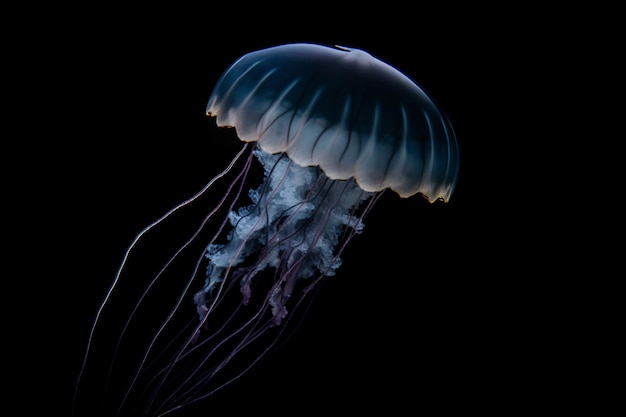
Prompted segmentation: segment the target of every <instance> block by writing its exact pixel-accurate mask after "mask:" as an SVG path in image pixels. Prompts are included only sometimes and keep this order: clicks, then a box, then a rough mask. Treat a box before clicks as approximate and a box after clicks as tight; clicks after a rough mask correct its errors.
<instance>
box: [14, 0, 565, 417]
mask: <svg viewBox="0 0 626 417" xmlns="http://www.w3.org/2000/svg"><path fill="white" fill-rule="evenodd" d="M264 7H265V6H264ZM267 7H269V6H267ZM310 7H311V8H312V7H314V6H313V5H310ZM240 8H245V6H243V5H240V4H232V6H231V7H230V8H228V7H227V8H221V7H219V8H218V7H217V6H215V7H211V6H205V7H201V8H197V9H194V8H190V9H188V10H183V9H182V8H181V7H178V8H176V9H175V10H172V9H171V8H169V6H163V7H162V8H155V7H151V8H150V9H146V10H141V11H132V12H131V11H128V10H104V9H103V10H90V11H89V12H87V11H74V13H76V15H75V16H76V18H72V19H63V20H62V21H58V22H59V23H58V24H54V23H52V22H49V24H50V26H51V28H50V30H49V31H46V33H44V34H42V35H41V36H40V37H39V38H38V39H39V43H38V45H37V46H36V47H35V48H33V50H32V55H34V60H35V61H36V62H37V65H36V67H35V68H36V69H35V70H33V74H34V75H33V77H34V78H36V79H37V85H38V86H40V87H39V88H36V89H35V91H33V92H32V94H31V95H30V98H31V99H30V101H29V103H30V106H31V107H29V108H31V109H32V113H31V116H30V120H31V121H32V123H33V124H42V125H45V132H46V133H45V134H37V140H36V142H37V146H36V151H32V152H33V158H34V157H36V158H37V159H41V160H42V161H43V162H44V163H43V164H40V166H42V167H44V173H43V175H42V176H40V177H39V178H38V181H37V182H36V184H33V186H32V187H29V188H28V189H43V190H45V192H43V193H41V194H37V198H36V204H35V207H36V209H35V213H34V215H33V217H34V221H31V222H30V224H29V226H34V230H35V231H36V232H40V233H37V235H36V236H37V237H38V238H37V239H36V248H35V249H33V251H32V253H33V258H39V259H45V262H44V263H43V265H41V266H36V267H35V266H33V265H32V264H31V263H29V262H28V261H26V263H25V269H26V270H28V271H30V272H29V275H32V276H33V277H35V281H36V282H37V283H38V285H37V286H36V288H34V289H33V293H36V294H37V296H36V300H37V301H36V302H33V301H29V303H32V304H30V305H31V306H32V307H29V309H28V310H29V313H34V314H33V316H34V318H33V319H31V320H30V322H31V323H32V325H31V326H29V327H28V328H27V333H29V335H30V336H33V334H32V333H33V332H34V333H36V337H35V339H36V341H34V342H33V344H34V345H36V346H39V349H40V352H41V354H40V355H37V356H38V357H37V359H40V360H41V362H42V365H38V361H36V362H35V363H36V365H34V367H35V368H37V369H39V370H40V372H33V374H36V375H39V377H37V378H31V377H29V376H27V377H26V378H27V380H28V382H27V386H28V390H29V391H31V392H38V393H40V395H44V398H45V402H46V404H47V406H48V408H49V409H50V414H52V410H58V413H59V415H68V414H69V408H70V403H71V397H72V393H73V384H74V383H75V380H76V377H77V374H78V370H79V367H80V361H81V360H82V355H83V353H84V348H85V345H86V342H87V334H88V331H89V328H90V325H91V323H92V321H93V319H94V315H95V312H96V309H97V307H98V304H99V302H100V301H101V300H102V297H103V296H104V293H105V292H106V290H107V288H108V286H109V285H110V283H111V280H112V278H113V276H114V274H115V271H116V268H117V266H118V264H119V262H120V261H121V258H122V256H123V253H124V251H125V249H126V247H127V246H128V244H129V243H130V242H131V241H132V239H133V238H134V236H135V235H136V234H137V233H138V232H139V231H140V230H141V229H142V228H143V227H144V226H146V225H147V224H149V223H150V222H152V221H153V220H155V219H156V218H157V217H159V216H160V215H161V214H163V213H164V212H165V211H167V210H168V209H169V208H171V207H172V206H173V205H175V204H177V203H178V202H180V201H182V200H183V199H185V198H187V197H189V196H190V195H192V194H193V193H195V192H196V191H197V190H199V189H200V188H201V187H202V186H203V185H204V184H205V182H206V181H207V180H209V179H210V178H211V177H212V175H213V174H214V173H215V172H216V170H217V169H219V168H221V167H223V166H225V164H226V163H227V162H228V158H225V157H224V156H223V153H220V152H223V150H222V149H221V148H220V146H218V145H216V143H214V142H212V141H214V140H215V128H214V127H213V126H212V124H211V122H210V120H209V118H207V117H206V116H205V114H204V110H205V106H206V103H207V100H208V97H209V95H210V93H211V89H212V87H213V85H214V84H215V82H216V81H217V79H218V77H219V76H220V74H221V73H222V72H223V71H224V70H225V69H226V68H227V67H228V66H229V65H230V64H231V63H232V62H233V61H234V60H235V59H237V58H238V57H239V56H241V55H243V54H245V53H247V52H250V51H253V50H257V49H261V48H265V47H269V46H274V45H278V44H283V43H291V42H313V43H320V44H326V45H333V44H338V45H345V46H348V47H355V48H360V49H364V50H366V51H368V52H370V53H371V54H373V55H375V56H377V57H379V58H380V59H382V60H384V61H386V62H388V63H390V64H392V65H394V66H395V67H397V68H398V69H400V70H401V71H403V72H404V73H406V74H407V75H409V76H410V77H411V78H413V79H414V80H415V81H417V82H418V83H419V84H420V85H421V86H422V87H423V88H424V89H425V90H426V91H427V92H428V93H429V94H430V95H431V96H432V97H434V98H435V100H436V101H437V102H438V104H439V105H440V106H441V107H442V108H443V109H444V110H445V111H446V112H447V114H448V116H449V117H450V119H451V121H452V123H453V125H454V127H455V129H456V132H457V135H458V140H459V146H460V158H461V170H460V174H459V180H458V183H457V188H456V190H455V192H454V194H453V196H452V199H451V201H450V202H449V203H448V204H446V205H441V204H435V205H430V204H425V203H424V202H423V201H421V200H419V199H417V198H415V199H408V200H401V199H399V198H394V197H395V196H393V195H391V194H389V195H386V196H385V198H384V199H383V200H382V201H381V202H380V204H379V205H378V206H377V207H376V208H375V210H374V211H373V212H372V213H371V215H370V217H369V218H368V219H367V222H366V228H365V231H364V233H363V234H362V235H360V236H357V237H356V238H355V239H354V241H353V242H352V245H351V246H350V247H349V248H348V249H347V250H346V252H345V255H344V257H343V258H344V265H343V266H342V267H341V268H340V270H339V272H338V274H337V276H336V277H332V278H330V279H328V280H327V281H326V282H325V284H324V287H323V289H322V292H321V293H320V295H319V297H318V299H317V300H316V303H315V304H314V307H313V309H312V310H311V312H310V315H309V316H308V318H307V320H306V321H305V323H304V325H303V326H302V327H301V328H300V329H299V331H298V333H297V335H296V336H295V337H294V338H293V339H292V340H291V341H290V342H289V344H288V345H286V346H284V347H283V348H282V349H281V351H279V352H278V353H276V354H274V355H272V356H271V357H268V358H266V359H265V360H264V361H263V362H262V363H260V364H259V365H258V366H257V367H255V368H254V369H253V370H252V371H251V372H250V373H249V374H248V375H246V376H245V377H243V378H242V379H240V380H239V381H237V382H236V383H235V384H233V385H231V386H229V387H228V388H226V389H224V390H223V391H222V392H220V393H219V394H217V395H216V396H215V397H213V398H212V399H210V400H208V401H207V402H206V403H204V404H203V405H202V406H200V407H197V408H195V409H194V410H190V414H189V415H224V414H226V413H234V414H236V415H238V414H239V413H241V414H243V413H251V412H254V413H260V412H263V413H265V412H269V413H273V415H278V416H282V415H293V414H294V413H295V414H298V413H300V412H304V411H310V412H330V411H331V410H332V411H337V412H340V413H343V414H349V415H353V414H354V415H358V414H362V413H364V412H366V411H369V410H380V413H382V414H384V415H400V414H402V415H404V414H407V412H408V413H411V414H413V413H419V412H420V411H421V410H424V411H425V410H435V411H437V412H438V413H439V412H440V413H455V414H456V413H458V412H483V411H497V412H498V413H502V414H509V413H511V412H513V411H519V410H526V411H531V410H535V409H536V408H537V407H538V406H539V405H538V404H540V403H541V402H542V401H544V400H546V399H554V398H565V397H566V396H567V394H563V393H560V392H559V387H560V386H562V383H561V381H562V380H563V377H564V375H565V377H566V378H567V376H568V375H570V373H571V372H572V371H571V370H570V369H569V367H568V366H567V362H568V361H569V356H568V352H567V349H566V348H564V347H563V345H562V344H561V343H560V342H559V337H560V335H561V334H562V333H563V332H565V330H566V329H567V328H568V326H570V324H566V323H568V320H566V319H565V318H564V314H565V313H564V312H563V311H561V310H559V309H558V308H557V307H555V304H554V299H555V298H554V297H555V285H554V284H552V283H549V282H547V281H546V280H545V279H543V276H544V275H540V274H538V273H537V271H538V267H537V265H538V264H540V263H541V261H542V259H544V258H546V257H547V250H546V249H545V247H544V246H543V245H535V246H534V247H533V246H532V245H530V246H528V245H525V244H522V243H520V241H523V240H524V239H525V238H524V237H522V236H533V233H534V230H535V226H534V221H533V216H534V213H535V212H536V211H538V210H540V209H545V205H546V202H545V201H543V200H541V199H539V201H537V200H534V202H533V204H530V203H529V201H531V199H530V196H532V195H533V194H534V192H535V190H537V186H538V184H536V183H535V182H534V181H533V180H532V178H533V177H532V175H530V174H528V175H525V176H522V175H521V174H520V171H518V170H516V169H513V168H511V165H515V164H517V163H518V159H520V158H522V157H523V155H525V154H526V152H525V150H524V147H523V146H521V145H520V146H519V147H518V146H513V145H512V143H523V142H518V141H517V139H518V138H519V137H520V136H523V135H524V134H525V133H524V132H522V131H521V130H520V129H521V128H520V129H518V128H517V127H519V125H518V121H517V119H516V117H515V114H516V112H517V111H518V110H519V107H520V100H512V99H511V97H512V96H514V97H518V98H519V97H524V96H525V95H530V94H532V92H530V88H531V87H532V82H529V81H528V80H525V77H524V76H522V75H520V74H524V73H525V72H526V73H527V71H532V69H533V68H535V67H536V66H538V65H540V61H541V57H535V59H533V58H532V55H530V57H531V58H529V54H528V46H527V44H526V43H525V40H524V37H518V36H517V35H516V34H512V32H515V30H511V28H510V25H511V24H512V23H511V21H510V19H509V18H508V17H507V16H501V19H499V20H498V21H497V22H494V21H491V20H489V19H486V18H483V19H465V18H464V11H460V10H457V11H456V12H455V14H454V16H455V19H451V18H450V15H449V11H448V10H437V11H432V10H426V9H420V8H417V9H412V10H411V11H409V10H402V9H397V8H396V9H392V8H390V7H389V6H388V5H384V4H380V5H376V7H375V8H372V9H368V10H363V11H362V12H363V14H361V15H359V16H357V14H355V13H354V11H350V10H348V11H344V10H339V9H320V8H319V7H315V10H314V11H313V10H311V11H310V13H307V10H308V9H307V8H306V7H305V8H303V9H293V10H290V11H287V12H283V13H279V12H278V9H277V11H276V13H274V12H273V11H270V12H268V10H267V9H266V10H264V11H259V13H258V14H255V13H250V14H246V18H243V17H242V15H241V12H242V11H240V10H238V9H240ZM444 9H445V7H444ZM479 15H480V13H479ZM60 22H62V23H60ZM32 58H33V57H32V56H31V59H32ZM34 103H37V104H34ZM27 126H28V125H27ZM526 128H527V126H526ZM531 130H532V129H531ZM31 142H32V143H33V147H34V143H35V140H34V139H26V140H25V143H26V145H27V147H28V145H29V144H30V143H31ZM531 165H532V164H531ZM537 191H539V190H537ZM533 237H534V238H536V236H533ZM542 239H543V240H544V243H545V240H546V239H547V240H550V239H551V237H550V233H546V234H545V235H544V236H543V238H542ZM547 246H549V245H547ZM546 273H547V272H546ZM542 274H543V273H542ZM31 297H34V295H30V293H29V295H28V296H27V298H29V300H32V298H31ZM29 316H30V315H29ZM30 329H33V330H32V332H31V330H30ZM34 329H36V330H34ZM31 363H32V361H31ZM50 365H52V367H49V366H50ZM44 369H45V372H42V371H41V370H44ZM42 376H43V377H42ZM47 394H51V395H50V398H48V397H47ZM557 402H558V401H557ZM23 404H24V406H25V407H28V406H29V405H30V404H29V403H27V402H25V403H23ZM407 410H409V411H407ZM192 411H193V413H195V414H193V413H192ZM55 414H56V413H55ZM180 415H181V416H182V415H188V414H185V413H181V414H180ZM77 417H78V416H77Z"/></svg>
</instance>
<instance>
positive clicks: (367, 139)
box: [207, 44, 458, 201]
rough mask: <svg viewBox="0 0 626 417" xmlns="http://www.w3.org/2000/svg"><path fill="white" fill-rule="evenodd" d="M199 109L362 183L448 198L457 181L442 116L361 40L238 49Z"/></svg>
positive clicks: (453, 145)
mask: <svg viewBox="0 0 626 417" xmlns="http://www.w3.org/2000/svg"><path fill="white" fill-rule="evenodd" d="M207 114H209V115H213V116H215V117H216V119H217V124H218V125H220V126H232V127H235V129H236V131H237V135H238V136H239V138H240V139H241V140H242V141H244V142H250V141H256V142H258V144H259V147H260V148H261V149H262V150H263V151H265V152H267V153H271V154H274V153H280V152H285V153H286V154H287V155H288V157H289V158H290V159H291V160H293V161H294V162H295V163H296V164H298V165H301V166H319V167H320V168H321V169H322V170H323V171H324V173H325V174H326V175H327V176H328V177H329V178H330V179H334V180H347V179H350V178H353V179H354V180H355V181H356V182H357V184H358V185H359V186H360V187H361V188H362V189H363V190H365V191H368V192H377V191H382V190H384V189H386V188H390V189H392V190H394V191H395V192H397V193H398V194H399V195H400V196H402V197H410V196H411V195H413V194H416V193H421V194H423V195H424V196H425V197H426V198H428V199H429V200H431V201H432V200H436V199H439V198H441V199H443V200H445V201H448V200H449V199H450V196H451V194H452V191H453V189H454V185H455V183H456V177H457V172H458V148H457V146H458V145H457V142H456V138H455V134H454V131H453V128H452V125H451V124H450V122H449V120H448V119H447V117H445V116H444V114H443V113H442V111H441V110H440V109H439V108H438V107H437V106H436V105H435V103H434V102H433V100H432V99H430V98H429V96H428V95H427V94H426V93H425V92H424V90H422V88H420V87H419V86H418V85H417V84H416V83H415V82H414V81H412V80H411V79H409V78H408V77H407V76H406V75H404V74H403V73H401V72H400V71H399V70H397V69H395V68H394V67H392V66H390V65H389V64H386V63H384V62H382V61H380V60H378V59H376V58H374V57H373V56H372V55H370V54H368V53H367V52H364V51H361V50H359V49H350V48H346V47H326V46H321V45H316V44H289V45H281V46H276V47H272V48H268V49H263V50H260V51H256V52H252V53H249V54H247V55H244V56H243V57H241V58H240V59H239V60H237V61H236V62H235V63H234V64H233V65H232V66H231V67H230V68H229V69H228V70H227V71H226V72H225V73H224V74H223V75H222V77H221V78H220V80H219V81H218V83H217V85H216V86H215V89H214V90H213V93H212V95H211V97H210V99H209V103H208V106H207Z"/></svg>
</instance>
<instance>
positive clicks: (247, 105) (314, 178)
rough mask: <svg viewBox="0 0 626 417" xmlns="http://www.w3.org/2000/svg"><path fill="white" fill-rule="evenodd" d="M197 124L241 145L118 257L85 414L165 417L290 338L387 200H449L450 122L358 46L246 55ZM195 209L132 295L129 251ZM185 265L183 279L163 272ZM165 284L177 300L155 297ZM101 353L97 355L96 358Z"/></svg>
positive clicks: (91, 351)
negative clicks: (185, 232) (209, 123)
mask: <svg viewBox="0 0 626 417" xmlns="http://www.w3.org/2000/svg"><path fill="white" fill-rule="evenodd" d="M206 114H207V115H208V116H209V117H210V118H211V119H212V120H214V121H215V123H216V125H217V128H218V129H227V130H228V129H231V130H232V131H233V132H234V135H232V136H236V138H238V139H239V141H240V143H241V145H240V148H239V149H238V150H237V152H236V154H235V155H234V157H233V158H232V160H231V161H230V163H228V164H226V165H225V169H224V170H223V171H221V172H220V173H219V174H217V175H216V176H215V177H214V178H212V179H211V180H210V181H209V182H208V183H207V184H206V185H205V186H204V187H203V188H202V189H201V190H200V191H199V192H197V193H196V194H195V195H193V196H191V197H190V198H189V199H187V200H185V201H183V202H182V203H180V204H178V205H176V206H175V207H173V208H172V209H170V210H169V211H168V212H167V213H165V214H164V215H163V216H162V217H161V218H159V219H157V220H156V221H154V222H153V223H152V224H150V225H148V226H147V227H146V228H144V229H143V230H142V231H141V232H140V233H139V234H138V235H137V236H136V238H135V239H134V240H133V241H132V243H131V245H130V246H129V248H128V249H127V251H126V252H125V255H124V258H123V260H122V262H121V265H120V267H119V269H118V271H117V274H116V276H115V279H114V281H113V284H112V285H111V287H110V288H109V290H108V292H107V294H106V296H105V299H104V301H103V302H102V304H101V305H100V307H99V309H98V312H97V314H96V320H95V321H94V324H93V327H92V328H91V333H90V336H89V341H88V346H87V354H86V355H85V357H84V360H83V365H82V367H81V371H80V375H79V378H78V379H79V383H78V384H77V389H76V396H75V398H77V399H79V400H80V399H81V395H80V394H81V392H83V391H85V390H87V388H85V387H84V386H85V385H87V383H86V382H84V381H85V380H86V379H87V376H86V375H88V374H89V375H90V376H92V375H94V374H98V372H97V371H94V370H92V368H95V367H97V366H96V365H94V364H93V363H94V362H97V363H106V365H103V366H100V368H102V369H100V371H99V372H100V374H102V380H103V381H104V382H103V383H102V384H101V386H99V385H98V386H99V389H101V390H102V392H103V394H102V395H101V396H99V398H98V399H96V400H90V401H89V402H88V403H89V405H90V406H91V407H93V408H96V409H93V408H92V409H91V410H90V413H91V415H107V416H108V415H116V416H121V415H136V416H166V415H172V416H173V415H176V413H177V411H179V410H182V409H184V408H185V407H188V406H190V405H191V404H194V403H197V402H199V401H202V400H207V399H208V398H210V397H211V396H212V395H214V394H215V393H217V392H218V391H219V390H221V389H223V388H224V387H226V386H228V385H229V384H232V383H233V382H234V381H236V380H237V379H238V378H240V377H241V376H242V375H244V374H246V373H247V372H248V371H249V370H250V369H251V368H252V367H253V366H254V365H255V364H257V363H258V362H259V361H260V360H261V359H262V358H263V357H265V356H266V355H267V354H269V353H270V352H272V351H274V350H275V349H276V348H277V347H278V345H279V342H280V341H282V340H283V339H284V337H285V336H286V335H287V334H288V332H289V331H293V329H294V328H295V326H294V325H293V323H294V322H296V321H297V320H300V319H301V317H302V314H303V313H302V314H300V315H299V313H298V312H300V311H305V309H306V306H307V305H308V303H309V302H310V300H311V298H312V297H311V294H312V293H313V292H314V290H315V289H316V288H318V286H319V283H320V282H321V281H322V280H324V279H328V277H332V276H334V275H335V274H337V273H338V270H339V269H340V266H341V264H342V253H343V252H344V250H345V248H346V246H347V245H348V243H349V242H350V241H351V239H353V238H354V237H355V236H356V235H359V234H361V233H362V232H363V230H364V227H365V219H366V216H367V215H368V213H370V212H371V210H372V207H373V206H374V205H375V203H376V201H378V199H379V198H380V196H381V195H382V194H383V193H384V192H386V191H387V190H390V191H388V192H394V193H396V194H397V195H398V196H399V197H400V198H401V199H402V198H404V199H406V198H411V197H413V196H416V195H421V196H422V197H423V198H425V199H427V200H428V201H430V202H434V201H444V202H447V201H449V199H450V197H451V195H452V192H453V190H454V187H455V184H456V181H457V176H458V168H459V155H458V144H457V139H456V136H455V132H454V129H453V127H452V124H451V122H450V120H449V119H448V118H447V117H446V115H445V114H444V112H443V111H442V110H441V109H440V107H439V106H438V105H436V104H435V102H434V100H433V99H431V98H430V96H429V95H428V94H427V93H426V92H425V91H424V90H423V89H422V88H421V87H420V86H419V85H418V84H417V83H416V82H415V81H413V80H412V79H410V78H409V77H408V76H407V75H405V74H403V73H402V72H400V71H399V70H398V69H396V68H394V67H393V66H391V65H389V64H387V63H385V62H383V61H381V60H379V59H377V58H376V57H374V56H372V55H371V54H369V53H367V52H365V51H362V50H359V49H354V48H348V47H343V46H332V47H330V46H324V45H318V44H308V43H297V44H285V45H279V46H275V47H269V48H267V49H262V50H258V51H255V52H251V53H248V54H246V55H244V56H242V57H241V58H239V59H238V60H236V61H235V62H234V63H233V64H232V65H231V66H230V67H229V68H227V70H226V71H225V72H224V73H223V74H222V75H221V77H220V78H219V80H218V81H217V84H216V85H215V87H214V89H213V91H212V93H211V95H210V97H209V101H208V104H207V107H206ZM220 187H221V188H220ZM215 189H218V190H219V191H217V192H215V191H213V190H215ZM211 193H213V194H211ZM206 195H212V197H210V198H207V197H206ZM207 200H208V203H210V204H208V203H207ZM194 204H201V205H202V210H203V211H204V212H205V213H206V215H205V216H204V217H202V219H201V221H200V222H199V225H198V226H197V228H195V229H194V231H193V233H190V236H189V237H188V238H187V239H186V240H184V242H183V243H182V244H181V245H180V246H179V247H178V248H177V249H176V250H175V251H174V253H172V254H170V255H169V256H168V257H166V258H165V260H164V262H163V264H162V266H161V267H160V268H158V269H157V270H155V271H154V273H153V274H151V275H150V278H149V279H148V280H146V281H145V283H144V284H135V285H133V283H132V276H131V275H132V271H127V269H130V266H129V264H131V263H132V257H133V256H132V255H133V253H134V251H136V250H139V248H138V246H140V243H141V241H142V240H143V239H145V238H146V236H147V235H149V234H152V233H157V232H156V231H155V229H158V228H159V227H164V224H166V223H167V222H168V221H171V219H172V218H173V217H176V216H177V215H179V213H180V212H182V211H184V210H186V209H187V208H188V207H189V206H192V205H194ZM205 205H206V207H205ZM198 241H200V243H198ZM189 252H191V254H189ZM184 254H187V255H186V256H187V257H186V258H185V259H190V260H191V264H192V265H191V267H190V268H189V270H188V272H187V273H186V274H184V275H182V276H179V275H177V274H172V273H169V274H168V272H169V271H170V270H175V268H174V266H173V265H174V264H175V263H176V262H177V261H178V262H180V259H182V258H184V256H185V255H184ZM171 275H174V276H173V277H170V276H171ZM166 279H170V280H173V281H175V282H176V283H177V289H176V290H170V289H169V287H168V289H167V290H163V288H164V285H163V284H162V281H164V280H166ZM133 286H134V287H137V286H140V287H141V289H140V290H139V291H138V292H137V294H136V297H135V298H132V302H130V304H129V305H130V306H131V307H130V308H129V309H128V310H127V311H126V313H124V314H121V313H119V314H118V315H119V316H124V318H123V319H122V320H120V323H117V326H113V325H110V323H114V322H115V320H117V318H113V317H117V316H118V315H114V314H113V313H112V312H111V311H112V310H114V309H115V308H116V306H118V305H120V304H121V301H119V300H120V298H119V297H121V295H120V293H122V292H124V291H125V289H124V288H127V287H133ZM107 317H109V318H108V319H107ZM144 320H145V321H146V322H147V321H150V322H151V323H152V324H151V325H147V324H146V323H144ZM112 328H114V329H115V330H111V329H112ZM288 329H289V330H288ZM139 333H142V334H144V333H145V336H142V337H141V338H139V337H138V336H137V335H138V334H139ZM98 335H100V336H98ZM99 339H100V341H98V340H99ZM104 340H106V341H108V343H109V347H108V348H107V349H104V348H99V347H97V346H96V345H97V344H98V343H103V344H104ZM120 369H124V370H125V371H127V372H120ZM122 374H123V375H124V376H123V377H122V376H121V375H122ZM96 385H97V384H96ZM79 403H80V401H76V402H75V410H78V409H79V406H82V407H83V408H84V406H85V403H86V401H84V400H83V401H82V404H80V405H79ZM77 414H78V412H76V415H77Z"/></svg>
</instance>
